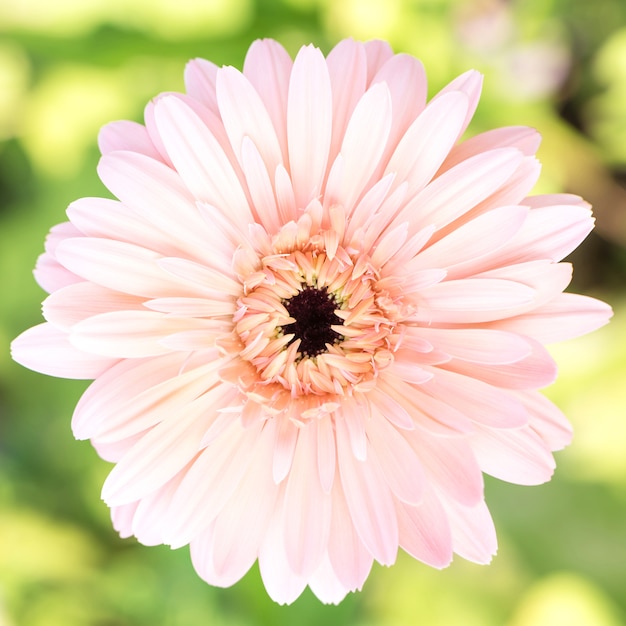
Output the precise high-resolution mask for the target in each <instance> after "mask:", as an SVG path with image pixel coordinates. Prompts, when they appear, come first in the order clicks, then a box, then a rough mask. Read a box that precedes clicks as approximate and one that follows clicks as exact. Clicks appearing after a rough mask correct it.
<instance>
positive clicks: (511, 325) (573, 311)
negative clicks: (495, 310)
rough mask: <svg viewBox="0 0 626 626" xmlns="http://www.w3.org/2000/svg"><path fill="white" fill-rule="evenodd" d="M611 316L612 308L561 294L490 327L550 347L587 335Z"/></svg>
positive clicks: (591, 299) (593, 301) (581, 297)
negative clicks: (532, 339)
mask: <svg viewBox="0 0 626 626" xmlns="http://www.w3.org/2000/svg"><path fill="white" fill-rule="evenodd" d="M612 315H613V311H612V310H611V307H610V306H608V305H607V304H605V303H604V302H601V301H600V300H595V299H594V298H589V297H588V296H581V295H578V294H573V293H561V294H558V295H556V296H555V297H554V298H552V299H551V300H549V301H548V302H547V303H545V304H543V305H542V306H540V307H537V308H535V309H533V310H532V311H529V312H528V313H524V314H522V315H518V316H516V317H512V318H508V319H505V320H499V321H496V322H493V323H492V327H493V328H501V329H503V330H507V331H511V332H516V333H520V334H523V335H528V336H529V337H533V338H534V339H535V340H536V341H539V342H541V343H553V342H556V341H565V340H566V339H573V338H574V337H579V336H580V335H585V334H586V333H590V332H591V331H593V330H596V329H597V328H600V327H601V326H604V325H605V324H607V323H608V321H609V319H610V318H611V316H612Z"/></svg>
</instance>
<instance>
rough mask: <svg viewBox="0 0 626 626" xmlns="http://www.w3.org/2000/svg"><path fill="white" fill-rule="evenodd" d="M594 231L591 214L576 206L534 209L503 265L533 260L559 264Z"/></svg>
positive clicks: (508, 247)
mask: <svg viewBox="0 0 626 626" xmlns="http://www.w3.org/2000/svg"><path fill="white" fill-rule="evenodd" d="M592 229H593V219H592V217H591V211H590V210H589V209H588V208H586V207H579V206H567V205H566V206H549V207H541V208H537V209H533V210H532V211H531V212H530V214H529V216H528V219H527V220H526V222H525V223H524V226H523V227H522V228H521V230H520V231H519V233H518V234H517V237H516V238H515V239H514V240H513V241H511V242H510V244H509V245H508V246H507V250H506V251H505V252H504V253H503V255H502V257H501V259H502V260H501V263H502V265H510V264H513V263H522V262H524V261H532V260H534V259H550V260H552V261H555V262H556V261H560V260H561V259H562V258H564V257H565V256H567V255H568V254H569V253H570V252H572V250H574V249H575V248H576V247H577V246H578V245H579V244H580V243H581V241H582V240H583V239H584V238H585V237H586V236H587V235H588V234H589V233H590V232H591V230H592Z"/></svg>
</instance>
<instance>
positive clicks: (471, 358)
mask: <svg viewBox="0 0 626 626" xmlns="http://www.w3.org/2000/svg"><path fill="white" fill-rule="evenodd" d="M414 332H415V334H416V335H417V336H419V337H422V338H424V339H425V340H427V341H429V342H430V343H432V344H433V345H436V346H437V348H438V349H439V350H443V351H444V352H447V353H448V354H450V355H451V356H453V357H454V358H456V359H461V360H463V361H467V362H469V363H482V364H487V365H501V364H504V363H515V362H517V361H520V360H521V359H523V358H524V357H526V356H528V355H529V354H530V352H531V347H530V345H529V343H528V341H527V340H526V339H524V338H523V337H521V336H519V335H517V334H514V333H507V332H504V331H495V330H484V329H480V328H433V327H423V328H416V329H415V331H414Z"/></svg>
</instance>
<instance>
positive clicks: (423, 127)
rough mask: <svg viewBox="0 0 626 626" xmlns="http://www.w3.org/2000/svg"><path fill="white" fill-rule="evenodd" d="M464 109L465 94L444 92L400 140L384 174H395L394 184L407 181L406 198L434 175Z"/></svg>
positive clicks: (453, 136) (454, 139)
mask: <svg viewBox="0 0 626 626" xmlns="http://www.w3.org/2000/svg"><path fill="white" fill-rule="evenodd" d="M466 112H467V97H466V96H465V94H463V93H460V92H452V93H449V94H446V95H445V96H442V97H441V98H439V99H437V100H433V101H432V102H431V103H430V104H429V105H428V106H427V107H426V108H425V109H424V111H422V112H421V113H420V115H419V116H418V117H417V119H416V120H415V121H414V122H413V123H412V124H411V126H410V128H409V129H408V130H407V131H406V133H405V134H404V136H403V137H402V138H401V139H400V140H399V142H398V145H397V147H396V149H395V151H394V152H393V154H392V155H391V158H390V159H389V163H388V164H387V167H386V169H385V174H389V173H392V172H393V173H395V174H396V183H395V184H396V185H398V184H400V183H402V182H404V181H405V180H406V181H408V184H409V186H408V192H407V194H408V196H409V197H413V196H414V195H415V194H416V193H417V192H418V191H421V190H422V189H423V188H424V187H425V186H426V185H427V184H428V183H429V182H430V180H431V179H432V178H433V176H434V174H435V172H436V171H437V170H438V169H439V166H440V165H441V163H442V162H443V160H444V158H445V157H446V155H447V154H448V152H449V151H450V148H451V147H452V146H453V145H454V142H455V141H456V139H457V136H458V133H459V129H460V127H461V124H462V122H463V120H464V119H465V114H466Z"/></svg>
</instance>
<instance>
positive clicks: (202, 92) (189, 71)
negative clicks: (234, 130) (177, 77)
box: [185, 59, 219, 114]
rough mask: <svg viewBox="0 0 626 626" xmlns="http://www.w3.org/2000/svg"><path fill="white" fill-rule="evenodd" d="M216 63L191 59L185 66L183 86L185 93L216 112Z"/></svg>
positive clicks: (217, 111) (217, 110)
mask: <svg viewBox="0 0 626 626" xmlns="http://www.w3.org/2000/svg"><path fill="white" fill-rule="evenodd" d="M217 71H218V68H217V65H215V63H211V62H210V61H205V60H204V59H192V60H191V61H189V63H187V66H186V67H185V87H186V89H187V93H188V94H189V95H190V96H191V97H192V98H195V99H196V100H199V101H200V102H202V104H203V105H204V106H205V107H207V108H208V109H210V110H211V111H213V113H215V114H218V113H219V109H218V107H217V97H216V95H215V82H216V78H217Z"/></svg>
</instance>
